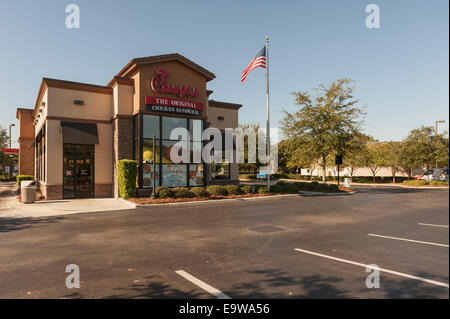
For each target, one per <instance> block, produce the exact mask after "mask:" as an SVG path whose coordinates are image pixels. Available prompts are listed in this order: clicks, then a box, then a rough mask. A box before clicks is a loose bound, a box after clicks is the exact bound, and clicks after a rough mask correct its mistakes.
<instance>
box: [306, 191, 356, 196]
mask: <svg viewBox="0 0 450 319" xmlns="http://www.w3.org/2000/svg"><path fill="white" fill-rule="evenodd" d="M355 193H357V192H356V191H354V192H351V193H347V192H345V193H321V192H309V191H300V194H301V195H302V196H349V195H353V194H355Z"/></svg>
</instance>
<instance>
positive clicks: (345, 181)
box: [344, 177, 350, 188]
mask: <svg viewBox="0 0 450 319" xmlns="http://www.w3.org/2000/svg"><path fill="white" fill-rule="evenodd" d="M344 187H346V188H350V178H348V177H346V178H344Z"/></svg>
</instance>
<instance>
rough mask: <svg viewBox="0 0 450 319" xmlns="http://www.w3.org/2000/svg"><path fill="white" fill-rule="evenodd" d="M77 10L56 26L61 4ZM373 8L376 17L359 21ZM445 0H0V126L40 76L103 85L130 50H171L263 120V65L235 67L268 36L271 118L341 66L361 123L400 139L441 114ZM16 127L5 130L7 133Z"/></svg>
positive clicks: (445, 99) (220, 96)
mask: <svg viewBox="0 0 450 319" xmlns="http://www.w3.org/2000/svg"><path fill="white" fill-rule="evenodd" d="M70 3H75V4H77V5H79V7H80V11H81V28H80V29H67V28H66V27H65V20H66V16H67V13H65V8H66V5H68V4H70ZM370 3H376V4H378V5H379V7H380V18H381V27H380V28H379V29H368V28H366V26H365V18H366V15H367V14H366V13H365V8H366V6H367V5H368V4H370ZM448 6H449V4H448V0H432V1H422V0H420V1H418V0H395V1H393V0H391V1H372V0H369V1H363V0H345V1H344V0H340V1H337V0H329V1H325V0H314V1H313V0H308V1H299V0H298V1H264V0H259V1H252V0H248V1H212V0H202V1H196V0H191V1H177V0H171V1H132V0H130V1H101V0H96V1H84V0H83V1H81V0H73V1H61V0H59V1H55V0H53V1H50V0H48V1H47V0H43V1H20V0H18V1H1V2H0V39H1V44H2V45H1V50H0V70H1V75H2V76H0V94H1V96H2V98H1V100H0V110H1V117H0V126H2V127H3V128H5V127H7V126H8V124H9V123H16V124H17V121H16V120H15V110H16V108H17V107H25V108H32V107H33V106H34V103H35V100H36V95H37V92H38V89H39V85H40V82H41V79H42V77H52V78H59V79H65V80H71V81H79V82H87V83H93V84H101V85H105V84H106V83H107V82H108V81H109V80H110V79H111V78H112V76H113V75H114V74H115V73H117V72H118V71H119V70H120V69H121V68H122V67H123V66H124V65H125V64H126V63H128V61H129V60H131V59H132V58H133V57H141V56H151V55H157V54H165V53H172V52H178V53H180V54H182V55H184V56H186V57H187V58H189V59H191V60H193V61H194V62H196V63H198V64H200V65H202V66H203V67H205V68H206V69H208V70H210V71H211V72H213V73H214V74H215V75H216V79H215V80H213V81H211V82H210V83H209V84H208V88H209V89H212V90H214V94H213V95H212V96H211V98H213V99H215V100H223V101H229V102H236V103H242V104H243V105H244V107H243V108H241V110H240V113H239V117H240V122H241V123H246V122H260V123H264V121H265V77H264V70H263V69H256V70H254V71H252V72H251V73H250V75H249V76H248V78H247V81H246V83H245V85H242V84H241V83H240V76H241V73H242V70H243V69H244V68H245V67H246V66H247V65H248V63H249V62H250V60H251V58H252V57H253V56H254V55H255V54H256V53H257V52H258V51H259V50H260V49H261V48H262V46H263V45H264V41H265V36H266V35H269V36H270V80H271V119H272V122H271V124H272V125H271V126H272V127H276V126H278V122H279V120H280V119H281V116H282V114H281V111H282V110H288V111H293V110H295V109H296V106H295V105H294V104H293V96H292V95H291V94H290V92H292V91H296V90H311V89H312V88H314V87H316V86H317V85H318V84H320V83H323V84H325V85H328V84H330V83H331V82H332V81H334V80H336V79H339V78H342V77H348V78H351V79H353V80H355V87H356V92H355V95H356V97H358V98H359V99H360V100H361V102H360V103H361V106H364V107H365V108H366V112H367V115H366V119H365V124H364V126H363V129H364V131H365V132H366V133H368V134H370V135H372V136H374V137H375V138H378V139H380V140H399V139H402V138H404V137H405V136H406V135H407V133H408V131H409V130H411V129H413V128H416V127H418V126H420V125H434V122H435V121H436V120H440V119H446V120H447V123H445V124H441V125H440V129H441V130H444V129H445V130H448V118H449V108H448V107H449V92H448V86H449V34H448V28H449V16H448V12H449V7H448ZM17 132H18V129H17V128H16V129H15V131H13V139H14V140H16V139H17Z"/></svg>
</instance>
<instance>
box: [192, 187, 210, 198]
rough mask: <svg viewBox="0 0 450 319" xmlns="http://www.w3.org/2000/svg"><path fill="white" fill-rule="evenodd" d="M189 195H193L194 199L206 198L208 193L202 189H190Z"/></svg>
mask: <svg viewBox="0 0 450 319" xmlns="http://www.w3.org/2000/svg"><path fill="white" fill-rule="evenodd" d="M191 193H192V194H194V196H195V197H206V196H208V193H207V192H206V190H205V189H204V188H203V187H192V188H191Z"/></svg>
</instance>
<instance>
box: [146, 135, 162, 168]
mask: <svg viewBox="0 0 450 319" xmlns="http://www.w3.org/2000/svg"><path fill="white" fill-rule="evenodd" d="M155 153H156V162H155V163H159V162H160V148H159V139H155ZM142 162H143V163H153V139H143V140H142Z"/></svg>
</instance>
